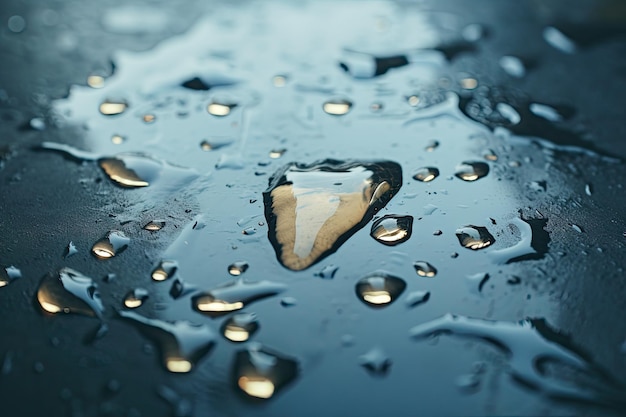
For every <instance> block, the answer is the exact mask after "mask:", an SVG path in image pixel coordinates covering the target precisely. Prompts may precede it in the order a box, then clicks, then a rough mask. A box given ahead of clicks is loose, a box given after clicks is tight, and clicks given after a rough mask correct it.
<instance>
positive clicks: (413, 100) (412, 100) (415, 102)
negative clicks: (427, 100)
mask: <svg viewBox="0 0 626 417" xmlns="http://www.w3.org/2000/svg"><path fill="white" fill-rule="evenodd" d="M406 101H407V102H408V103H409V105H410V106H413V107H415V106H417V105H418V104H419V102H420V98H419V97H418V96H416V95H412V96H409V97H408V98H407V100H406Z"/></svg>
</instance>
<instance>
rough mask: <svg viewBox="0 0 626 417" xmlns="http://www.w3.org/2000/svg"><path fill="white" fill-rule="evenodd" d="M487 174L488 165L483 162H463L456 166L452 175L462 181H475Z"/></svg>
mask: <svg viewBox="0 0 626 417" xmlns="http://www.w3.org/2000/svg"><path fill="white" fill-rule="evenodd" d="M488 173H489V165H487V164H486V163H484V162H476V161H464V162H462V163H461V164H459V165H457V167H456V171H455V172H454V175H455V176H456V177H457V178H460V179H462V180H463V181H476V180H479V179H481V178H483V177H485V176H486V175H487V174H488Z"/></svg>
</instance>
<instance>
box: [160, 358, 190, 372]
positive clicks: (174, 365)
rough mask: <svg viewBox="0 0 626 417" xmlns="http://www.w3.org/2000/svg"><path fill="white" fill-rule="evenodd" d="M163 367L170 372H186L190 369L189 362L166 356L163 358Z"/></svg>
mask: <svg viewBox="0 0 626 417" xmlns="http://www.w3.org/2000/svg"><path fill="white" fill-rule="evenodd" d="M165 367H166V368H167V370H168V371H170V372H175V373H186V372H189V371H191V368H192V365H191V362H189V361H187V360H185V359H182V358H167V359H166V360H165Z"/></svg>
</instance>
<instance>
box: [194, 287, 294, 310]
mask: <svg viewBox="0 0 626 417" xmlns="http://www.w3.org/2000/svg"><path fill="white" fill-rule="evenodd" d="M286 288H287V287H286V286H285V285H283V284H280V283H277V282H271V281H258V282H247V281H244V280H242V279H238V280H237V281H234V282H229V283H227V284H225V285H223V286H221V287H217V288H215V289H213V290H210V291H208V292H204V293H201V294H199V295H196V296H194V297H193V299H192V304H193V307H194V308H195V309H196V310H197V311H199V312H201V313H205V314H207V315H209V316H218V315H222V314H226V313H229V312H231V311H236V310H241V309H242V308H243V307H244V306H246V305H248V304H250V303H252V302H253V301H257V300H260V299H263V298H267V297H271V296H273V295H276V294H280V293H281V292H283V291H285V289H286Z"/></svg>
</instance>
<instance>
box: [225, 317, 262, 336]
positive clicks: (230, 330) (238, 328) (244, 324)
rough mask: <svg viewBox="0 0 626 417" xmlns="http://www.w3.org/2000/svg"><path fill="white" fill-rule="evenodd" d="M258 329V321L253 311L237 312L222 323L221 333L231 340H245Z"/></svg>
mask: <svg viewBox="0 0 626 417" xmlns="http://www.w3.org/2000/svg"><path fill="white" fill-rule="evenodd" d="M257 330H259V321H258V319H257V316H256V314H254V313H238V314H235V315H233V316H232V317H230V318H229V319H228V320H226V321H225V322H224V324H223V325H222V334H223V335H224V337H225V338H226V339H228V340H230V341H231V342H237V343H239V342H245V341H247V340H248V339H250V337H252V335H254V333H256V331H257Z"/></svg>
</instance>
